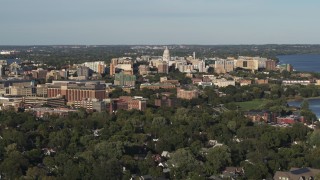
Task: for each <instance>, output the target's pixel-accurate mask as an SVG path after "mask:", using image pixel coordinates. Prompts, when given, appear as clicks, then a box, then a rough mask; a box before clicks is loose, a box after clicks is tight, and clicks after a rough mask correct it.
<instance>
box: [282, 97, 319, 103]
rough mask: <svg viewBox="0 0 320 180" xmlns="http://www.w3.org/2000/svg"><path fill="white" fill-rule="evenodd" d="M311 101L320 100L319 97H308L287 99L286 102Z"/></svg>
mask: <svg viewBox="0 0 320 180" xmlns="http://www.w3.org/2000/svg"><path fill="white" fill-rule="evenodd" d="M312 99H320V96H316V97H308V98H303V97H301V98H300V97H298V98H292V99H291V98H290V99H287V102H292V101H303V100H312Z"/></svg>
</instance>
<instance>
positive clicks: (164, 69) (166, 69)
mask: <svg viewBox="0 0 320 180" xmlns="http://www.w3.org/2000/svg"><path fill="white" fill-rule="evenodd" d="M158 73H165V74H168V73H169V66H168V64H167V63H166V62H162V63H160V64H158Z"/></svg>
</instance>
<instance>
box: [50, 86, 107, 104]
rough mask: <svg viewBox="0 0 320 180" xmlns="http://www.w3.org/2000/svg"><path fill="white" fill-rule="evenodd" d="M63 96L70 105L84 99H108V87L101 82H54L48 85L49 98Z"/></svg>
mask: <svg viewBox="0 0 320 180" xmlns="http://www.w3.org/2000/svg"><path fill="white" fill-rule="evenodd" d="M58 96H62V97H64V98H65V99H66V101H67V102H68V103H73V102H75V101H81V100H83V99H88V98H91V99H98V100H103V99H105V98H106V85H105V84H103V83H101V82H100V81H53V82H52V83H51V84H48V97H58Z"/></svg>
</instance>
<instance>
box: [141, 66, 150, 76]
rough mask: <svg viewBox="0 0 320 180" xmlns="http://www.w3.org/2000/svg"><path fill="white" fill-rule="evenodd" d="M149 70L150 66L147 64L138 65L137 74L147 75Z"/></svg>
mask: <svg viewBox="0 0 320 180" xmlns="http://www.w3.org/2000/svg"><path fill="white" fill-rule="evenodd" d="M149 70H150V68H149V66H147V65H140V66H139V74H140V75H147V74H148V72H149Z"/></svg>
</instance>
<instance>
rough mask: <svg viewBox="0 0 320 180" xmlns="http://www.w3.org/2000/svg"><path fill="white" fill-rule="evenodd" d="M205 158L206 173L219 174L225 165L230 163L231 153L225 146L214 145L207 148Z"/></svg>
mask: <svg viewBox="0 0 320 180" xmlns="http://www.w3.org/2000/svg"><path fill="white" fill-rule="evenodd" d="M205 159H206V163H205V170H206V172H207V174H209V175H210V174H219V173H220V172H221V171H222V170H223V169H224V168H225V167H226V166H228V165H230V164H231V153H230V150H229V148H228V147H227V146H220V147H214V148H211V149H209V151H208V154H207V155H206V156H205Z"/></svg>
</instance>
